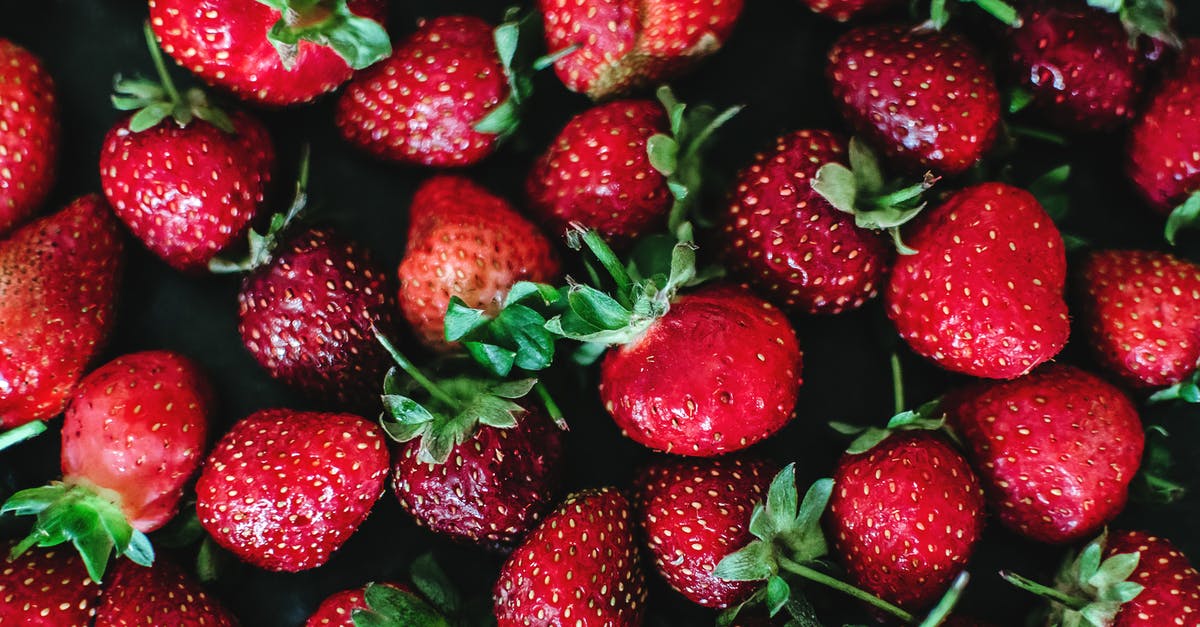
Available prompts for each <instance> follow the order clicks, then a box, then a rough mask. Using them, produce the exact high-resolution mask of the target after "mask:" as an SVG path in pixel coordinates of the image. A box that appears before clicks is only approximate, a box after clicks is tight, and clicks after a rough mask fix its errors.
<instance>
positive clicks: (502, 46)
mask: <svg viewBox="0 0 1200 627" xmlns="http://www.w3.org/2000/svg"><path fill="white" fill-rule="evenodd" d="M520 36H521V27H520V25H519V24H517V23H516V22H505V23H503V24H501V25H499V26H497V27H496V29H495V30H494V31H492V37H493V39H495V41H496V54H497V55H498V56H499V57H500V63H501V64H503V65H504V67H512V64H513V59H514V58H516V56H517V44H518V43H519V42H520Z"/></svg>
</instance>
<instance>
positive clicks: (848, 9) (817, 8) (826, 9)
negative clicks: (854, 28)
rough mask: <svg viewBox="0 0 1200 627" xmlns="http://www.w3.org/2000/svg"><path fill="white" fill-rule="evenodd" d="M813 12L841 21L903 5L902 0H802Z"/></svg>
mask: <svg viewBox="0 0 1200 627" xmlns="http://www.w3.org/2000/svg"><path fill="white" fill-rule="evenodd" d="M802 2H804V5H805V6H807V7H808V8H809V9H810V10H812V12H813V13H816V14H818V15H824V16H825V17H829V18H832V19H835V20H837V21H839V22H849V21H850V20H853V19H856V18H860V17H868V16H871V15H876V14H879V13H883V12H884V11H887V10H889V9H893V8H895V7H898V6H903V5H904V3H903V2H902V1H901V0H802Z"/></svg>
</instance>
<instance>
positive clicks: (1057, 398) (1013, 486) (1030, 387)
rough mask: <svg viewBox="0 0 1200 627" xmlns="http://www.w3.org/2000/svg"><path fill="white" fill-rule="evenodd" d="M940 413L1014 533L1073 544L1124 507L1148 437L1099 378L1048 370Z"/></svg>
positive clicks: (983, 390)
mask: <svg viewBox="0 0 1200 627" xmlns="http://www.w3.org/2000/svg"><path fill="white" fill-rule="evenodd" d="M942 408H943V409H944V410H945V412H946V414H947V416H948V418H949V424H950V425H951V426H952V427H953V428H954V430H955V432H956V433H957V434H958V435H959V437H960V438H961V439H962V441H963V442H964V443H965V448H966V449H967V453H968V456H969V457H970V458H971V461H972V464H973V465H974V467H975V468H976V469H977V470H978V472H979V476H980V478H981V479H982V481H983V485H984V488H985V491H986V492H987V496H988V503H989V505H990V506H991V508H992V511H994V512H995V513H996V515H997V516H998V517H999V518H1000V521H1001V522H1002V523H1003V524H1004V525H1005V526H1006V527H1008V528H1009V529H1011V530H1013V531H1014V532H1016V533H1018V534H1020V535H1022V536H1025V537H1028V538H1031V539H1033V540H1037V541H1039V542H1049V543H1068V542H1074V541H1077V540H1080V539H1084V538H1088V537H1091V536H1093V535H1095V534H1096V532H1097V531H1098V530H1099V529H1100V528H1102V527H1103V526H1104V525H1106V524H1107V523H1108V522H1109V521H1111V520H1112V519H1113V518H1115V517H1116V515H1117V514H1119V513H1120V512H1121V510H1122V509H1123V508H1124V506H1125V501H1126V499H1127V498H1128V492H1129V482H1130V481H1132V480H1133V477H1134V475H1135V474H1136V473H1137V470H1138V465H1139V464H1140V463H1141V459H1142V448H1143V446H1144V444H1145V436H1144V434H1143V433H1142V421H1141V420H1140V419H1139V418H1138V414H1137V409H1136V408H1135V407H1134V405H1133V403H1132V402H1131V401H1130V400H1129V398H1128V397H1126V396H1125V394H1124V393H1123V392H1121V390H1119V389H1117V388H1116V387H1114V386H1113V385H1111V384H1109V383H1107V382H1105V381H1104V380H1103V379H1101V378H1099V377H1096V376H1094V375H1091V374H1088V373H1086V372H1084V371H1082V370H1079V369H1077V368H1073V367H1070V366H1059V365H1051V366H1047V367H1044V368H1041V369H1039V370H1036V371H1034V372H1032V373H1030V374H1028V375H1025V376H1024V377H1021V378H1020V379H1016V380H1014V381H1007V382H986V383H979V384H976V385H972V386H968V387H966V388H963V389H960V390H956V391H954V392H951V393H950V394H948V395H947V396H946V398H945V400H944V401H943V403H942Z"/></svg>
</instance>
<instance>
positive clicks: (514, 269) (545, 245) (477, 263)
mask: <svg viewBox="0 0 1200 627" xmlns="http://www.w3.org/2000/svg"><path fill="white" fill-rule="evenodd" d="M407 246H408V248H407V250H406V251H405V252H404V259H402V260H401V261H400V267H399V269H398V275H399V278H400V292H399V297H398V300H399V303H400V309H401V310H402V311H403V313H404V317H405V318H406V319H407V320H408V323H409V325H410V326H411V327H412V328H413V331H414V332H415V333H416V335H417V337H418V339H420V340H421V341H422V343H424V344H425V345H426V346H428V347H430V348H434V349H437V350H448V349H450V348H451V345H450V344H448V343H447V342H446V339H445V338H446V333H445V325H444V320H445V317H446V308H447V307H448V306H449V305H450V297H451V296H457V297H459V298H461V299H462V300H463V302H465V303H467V305H468V306H470V307H475V308H480V309H484V310H486V311H488V312H489V313H491V314H495V313H496V312H498V311H499V309H500V304H501V303H502V302H503V301H504V297H505V296H506V295H507V294H508V290H509V288H510V287H512V286H513V284H514V283H517V282H519V281H537V282H542V283H545V282H548V281H552V280H553V279H554V278H555V277H557V276H558V274H559V262H558V257H557V255H556V254H555V252H554V247H553V245H552V244H551V243H550V241H549V240H548V239H546V236H545V235H544V234H542V232H541V231H540V230H539V229H538V227H537V226H536V225H534V224H533V223H532V222H530V221H529V220H527V219H525V217H524V216H522V215H521V214H519V213H517V212H516V211H515V210H514V209H513V208H512V205H510V204H509V203H508V201H506V200H504V199H503V198H500V197H499V196H496V195H494V194H492V193H491V192H490V191H488V190H487V189H484V188H483V187H482V186H480V185H477V184H476V183H474V182H472V181H471V180H470V179H467V178H464V177H461V176H437V177H434V178H431V179H429V180H428V181H426V182H425V183H424V184H423V185H421V187H420V188H419V189H418V190H417V193H416V195H414V196H413V201H412V206H411V208H410V210H409V226H408V240H407Z"/></svg>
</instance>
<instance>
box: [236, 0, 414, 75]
mask: <svg viewBox="0 0 1200 627" xmlns="http://www.w3.org/2000/svg"><path fill="white" fill-rule="evenodd" d="M258 2H259V3H260V4H265V5H267V6H269V7H271V8H272V9H275V10H276V11H279V14H280V18H279V21H278V22H275V24H274V25H273V26H272V27H271V30H270V31H269V32H268V33H267V39H268V40H269V41H270V42H271V45H272V46H274V47H275V51H276V52H278V53H279V59H280V61H282V62H283V67H285V68H287V69H291V68H293V67H295V65H296V57H297V55H299V53H300V42H301V41H308V42H311V43H314V44H317V45H318V46H326V47H328V48H331V49H332V50H333V51H334V52H336V53H337V54H338V56H340V57H342V58H343V59H345V61H346V64H347V65H349V66H350V67H352V68H354V69H356V70H361V69H363V68H365V67H368V66H370V65H372V64H374V63H375V62H376V61H379V60H381V59H385V58H387V57H389V56H391V54H392V42H391V39H390V38H389V37H388V34H387V31H386V30H385V29H384V28H383V25H381V24H380V23H379V22H376V21H375V20H372V19H368V18H365V17H360V16H358V15H355V14H354V13H353V12H352V11H350V8H349V6H348V2H347V0H258Z"/></svg>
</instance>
